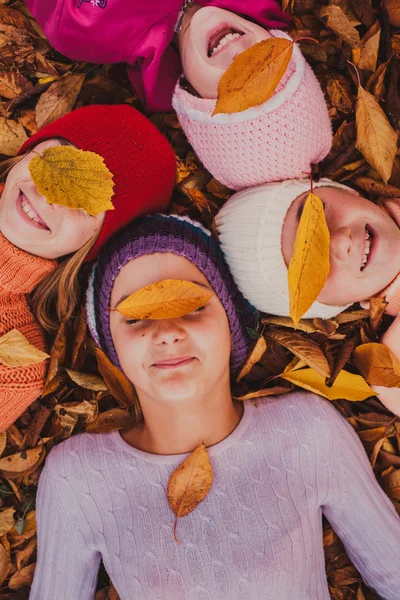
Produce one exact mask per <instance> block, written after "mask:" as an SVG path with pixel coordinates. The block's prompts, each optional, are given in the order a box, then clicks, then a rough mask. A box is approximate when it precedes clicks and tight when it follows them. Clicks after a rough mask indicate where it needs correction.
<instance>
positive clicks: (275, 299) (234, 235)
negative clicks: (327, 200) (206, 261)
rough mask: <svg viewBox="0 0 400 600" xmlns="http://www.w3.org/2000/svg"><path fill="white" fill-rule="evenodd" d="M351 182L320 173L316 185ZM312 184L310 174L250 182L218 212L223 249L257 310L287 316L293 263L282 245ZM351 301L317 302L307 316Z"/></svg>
mask: <svg viewBox="0 0 400 600" xmlns="http://www.w3.org/2000/svg"><path fill="white" fill-rule="evenodd" d="M321 186H329V187H335V188H340V189H343V190H347V191H349V190H351V188H349V187H347V186H345V185H342V184H340V183H336V182H334V181H331V180H330V179H321V180H320V181H319V182H318V183H314V185H313V187H314V188H316V187H321ZM309 190H310V180H309V179H289V180H287V181H283V182H278V183H267V184H264V185H260V186H256V187H252V188H248V189H246V190H242V191H241V192H238V193H236V194H233V196H231V198H230V199H229V200H228V202H226V203H225V204H224V206H223V207H222V208H221V210H220V211H219V213H218V214H217V216H216V224H217V230H218V233H219V239H220V242H221V246H222V250H223V252H224V254H225V258H226V260H227V263H228V265H229V267H230V270H231V272H232V275H233V277H234V279H235V281H236V285H237V286H238V288H239V289H240V291H241V292H242V294H243V295H244V296H245V297H246V298H247V299H248V300H249V301H250V302H251V303H252V304H253V305H254V306H255V307H256V308H257V310H259V311H261V312H265V313H269V314H272V315H280V316H285V317H288V316H289V314H290V310H289V289H288V269H287V267H286V264H285V261H284V258H283V255H282V249H281V237H282V227H283V222H284V219H285V216H286V213H287V211H288V209H289V207H290V205H291V204H292V202H293V201H294V200H295V199H296V198H297V197H298V196H300V195H301V194H303V193H304V192H307V191H309ZM348 306H350V305H349V304H347V305H346V306H332V305H328V304H322V303H321V302H318V301H316V302H314V304H313V305H312V306H311V307H310V308H309V310H308V311H307V312H306V314H305V315H304V318H315V317H320V318H321V319H329V318H331V317H334V316H335V315H337V314H339V313H340V312H342V311H343V310H345V309H346V308H347V307H348Z"/></svg>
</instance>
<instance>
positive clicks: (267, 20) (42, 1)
mask: <svg viewBox="0 0 400 600" xmlns="http://www.w3.org/2000/svg"><path fill="white" fill-rule="evenodd" d="M197 3H198V4H202V5H204V6H217V7H219V8H224V9H226V10H230V11H232V12H235V13H241V14H243V15H244V16H246V17H249V18H250V19H252V20H254V21H256V22H257V23H259V24H260V25H262V26H265V27H268V28H281V27H286V26H287V25H288V23H289V22H290V17H289V16H288V15H286V14H285V13H283V12H282V9H281V8H280V6H279V4H278V2H277V0H197ZM26 4H27V5H28V8H29V9H30V11H31V12H32V15H33V16H34V17H35V19H36V20H37V21H38V23H39V24H40V25H41V26H42V27H43V29H44V32H45V34H46V36H47V38H48V39H49V41H50V43H51V44H52V45H53V46H54V48H56V50H58V51H59V52H61V53H62V54H65V56H68V57H69V58H71V59H74V60H84V61H90V62H95V63H118V62H127V63H128V65H129V67H128V74H129V78H130V80H131V82H132V84H133V86H134V88H135V90H136V93H137V94H138V96H139V98H140V99H141V100H142V102H143V104H144V105H145V108H146V110H147V111H148V112H152V111H159V112H163V111H166V110H171V107H172V105H171V100H172V93H173V90H174V86H175V83H176V81H177V79H178V77H179V75H180V74H181V71H182V68H181V63H180V59H179V55H178V53H177V51H176V50H175V49H174V48H173V47H172V46H171V45H170V42H171V40H172V37H173V35H174V26H175V23H176V21H177V18H178V13H179V11H180V9H181V8H182V5H183V0H144V1H141V0H26Z"/></svg>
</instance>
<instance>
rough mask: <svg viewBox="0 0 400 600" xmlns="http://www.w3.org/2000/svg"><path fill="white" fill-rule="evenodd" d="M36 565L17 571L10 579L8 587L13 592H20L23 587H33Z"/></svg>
mask: <svg viewBox="0 0 400 600" xmlns="http://www.w3.org/2000/svg"><path fill="white" fill-rule="evenodd" d="M35 566H36V565H35V563H32V564H31V565H27V566H26V567H22V569H21V570H20V571H17V572H16V573H14V575H12V576H11V577H10V580H9V582H8V587H9V588H10V589H11V590H19V589H21V588H23V587H26V586H29V585H31V583H32V581H33V575H34V572H35Z"/></svg>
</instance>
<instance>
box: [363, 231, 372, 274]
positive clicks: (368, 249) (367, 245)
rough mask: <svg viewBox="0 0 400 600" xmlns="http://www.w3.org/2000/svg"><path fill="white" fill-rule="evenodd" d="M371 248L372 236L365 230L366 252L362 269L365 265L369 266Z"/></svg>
mask: <svg viewBox="0 0 400 600" xmlns="http://www.w3.org/2000/svg"><path fill="white" fill-rule="evenodd" d="M370 248H371V234H370V233H369V231H367V230H365V250H364V257H363V262H362V266H361V268H363V267H365V265H366V264H367V260H368V254H369V251H370Z"/></svg>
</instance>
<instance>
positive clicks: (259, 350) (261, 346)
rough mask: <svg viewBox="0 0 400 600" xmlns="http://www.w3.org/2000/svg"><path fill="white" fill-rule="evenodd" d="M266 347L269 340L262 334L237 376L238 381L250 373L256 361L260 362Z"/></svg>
mask: <svg viewBox="0 0 400 600" xmlns="http://www.w3.org/2000/svg"><path fill="white" fill-rule="evenodd" d="M266 349H267V342H266V341H265V338H264V337H263V336H262V335H261V336H260V337H259V338H258V340H257V341H256V343H255V344H254V347H253V349H252V351H251V352H250V356H249V358H248V359H247V360H246V362H245V364H244V365H243V367H242V369H241V371H240V373H239V375H238V376H237V378H236V381H240V380H241V379H243V377H245V376H246V375H247V374H248V373H250V371H251V369H252V368H253V366H254V365H255V364H256V363H258V361H259V360H261V358H262V357H263V356H264V354H265V351H266Z"/></svg>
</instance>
